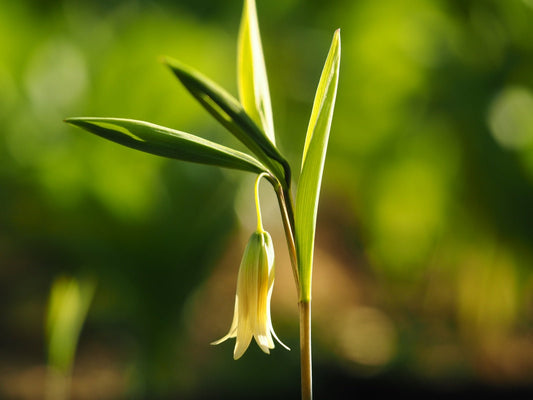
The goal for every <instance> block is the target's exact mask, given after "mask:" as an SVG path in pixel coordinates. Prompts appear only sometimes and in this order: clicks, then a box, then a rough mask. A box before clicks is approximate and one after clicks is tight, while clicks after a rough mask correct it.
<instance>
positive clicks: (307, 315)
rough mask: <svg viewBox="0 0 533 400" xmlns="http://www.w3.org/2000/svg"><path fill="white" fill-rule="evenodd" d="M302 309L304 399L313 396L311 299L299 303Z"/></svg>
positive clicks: (309, 399)
mask: <svg viewBox="0 0 533 400" xmlns="http://www.w3.org/2000/svg"><path fill="white" fill-rule="evenodd" d="M298 308H299V311H300V369H301V384H302V400H311V399H312V398H313V373H312V360H311V300H309V301H304V300H302V301H300V302H299V303H298Z"/></svg>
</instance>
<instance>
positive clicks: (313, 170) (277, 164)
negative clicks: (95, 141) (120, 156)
mask: <svg viewBox="0 0 533 400" xmlns="http://www.w3.org/2000/svg"><path fill="white" fill-rule="evenodd" d="M340 54H341V46H340V31H339V30H337V31H335V33H334V35H333V41H332V43H331V47H330V49H329V53H328V55H327V58H326V62H325V65H324V68H323V71H322V75H321V77H320V81H319V84H318V88H317V91H316V95H315V99H314V103H313V107H312V112H311V117H310V120H309V125H308V128H307V135H306V139H305V143H304V146H303V154H302V163H301V166H300V167H299V168H291V165H289V162H288V161H287V159H286V158H285V157H284V156H283V154H282V152H281V151H280V149H279V148H278V147H277V146H276V138H275V133H274V123H273V118H272V108H271V103H270V93H269V87H268V81H267V75H266V69H265V63H264V58H263V51H262V47H261V39H260V34H259V26H258V22H257V14H256V6H255V1H254V0H245V2H244V10H243V15H242V20H241V25H240V30H239V37H238V60H237V61H238V62H237V65H238V71H237V75H238V88H239V99H238V100H237V99H236V98H234V97H233V96H232V95H231V94H229V93H228V92H227V91H225V90H224V89H223V88H221V87H220V86H218V85H217V84H216V83H214V82H213V81H211V80H210V79H208V78H207V77H205V76H203V75H202V74H200V73H199V72H197V71H196V70H194V69H193V68H191V67H189V66H186V65H184V64H183V63H181V62H179V61H177V60H174V59H172V58H165V59H164V63H165V64H166V65H167V66H168V67H169V68H170V70H171V71H172V72H173V73H174V74H175V75H176V77H177V78H178V79H179V81H180V82H181V83H182V84H183V85H184V86H185V88H186V89H187V90H188V91H189V92H190V93H191V94H192V95H193V97H194V98H195V99H196V100H198V102H199V103H200V104H201V105H202V106H203V107H204V108H205V109H206V110H207V111H208V112H209V113H210V114H211V115H212V116H213V117H215V118H216V119H217V120H218V121H219V122H220V123H221V124H222V125H223V126H224V127H225V128H226V129H227V130H228V131H229V132H230V133H232V134H233V135H234V136H235V137H236V138H237V139H239V140H240V141H241V142H242V143H243V144H244V145H245V146H246V148H247V149H248V150H249V151H250V152H249V153H244V152H241V151H237V150H235V149H233V148H230V147H226V146H223V145H221V144H218V143H213V142H211V141H208V140H206V139H203V138H201V137H199V136H196V135H193V134H190V133H185V132H181V131H177V130H174V129H170V128H166V127H163V126H158V125H154V124H151V123H148V122H143V121H136V120H130V119H120V118H94V117H88V118H67V119H66V120H65V121H66V122H68V123H69V124H72V125H76V126H78V127H81V128H83V129H85V130H87V131H89V132H91V133H94V134H96V135H98V136H101V137H103V138H106V139H109V140H111V141H114V142H117V143H119V144H122V145H124V146H128V147H131V148H134V149H137V150H141V151H144V152H147V153H151V154H155V155H159V156H163V157H168V158H174V159H178V160H183V161H191V162H196V163H202V164H210V165H215V166H219V167H226V168H233V169H238V170H242V171H247V172H251V173H254V174H257V176H258V177H257V180H256V185H255V200H256V208H257V220H258V222H257V229H256V231H255V232H254V233H252V235H251V237H250V240H249V242H248V245H247V246H246V249H245V252H244V255H243V258H242V262H241V265H240V269H239V274H238V278H237V293H236V296H235V297H236V299H235V312H234V317H233V322H232V324H231V327H230V330H229V332H228V334H227V335H226V336H224V337H223V338H222V339H220V340H218V341H216V342H214V343H213V344H218V343H220V342H222V341H224V340H226V339H229V338H233V337H235V338H236V345H235V350H234V353H233V356H234V358H235V359H238V358H239V357H241V356H242V355H243V353H244V352H245V351H246V349H247V348H248V346H249V344H250V342H251V340H252V338H255V341H256V342H257V344H258V345H259V347H260V348H261V350H263V351H264V352H265V353H269V351H270V349H272V348H274V341H273V338H275V339H276V340H277V341H278V342H279V343H281V344H282V346H284V347H286V346H285V345H283V343H282V342H281V341H280V340H279V339H278V338H277V336H276V334H275V333H274V329H273V326H272V321H271V317H270V299H271V296H272V290H273V286H274V248H273V244H272V240H271V238H270V235H269V234H268V232H266V231H265V230H264V228H263V225H262V222H261V209H260V206H259V194H258V193H259V192H258V190H257V187H258V185H259V182H260V180H261V178H265V179H266V180H267V181H268V182H270V184H271V185H272V187H273V189H274V191H275V193H276V195H277V199H278V205H279V208H280V211H281V218H282V222H283V226H284V230H285V237H286V240H287V245H288V251H289V255H290V260H291V265H292V269H293V275H294V279H295V281H296V287H297V288H298V299H299V313H300V320H299V324H300V354H301V385H302V398H303V399H310V398H312V385H311V383H312V374H311V279H312V269H313V268H312V267H313V249H314V241H315V230H316V216H317V208H318V200H319V193H320V186H321V181H322V173H323V169H324V161H325V157H326V149H327V145H328V139H329V132H330V126H331V120H332V116H333V109H334V105H335V97H336V93H337V84H338V77H339V65H340ZM294 171H296V172H297V174H298V179H297V184H296V185H293V184H292V175H293V173H294ZM293 186H295V187H293ZM293 191H295V194H296V197H295V201H294V200H293Z"/></svg>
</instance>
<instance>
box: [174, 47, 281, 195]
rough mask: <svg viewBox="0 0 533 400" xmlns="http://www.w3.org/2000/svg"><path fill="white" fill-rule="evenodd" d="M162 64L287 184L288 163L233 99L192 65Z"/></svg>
mask: <svg viewBox="0 0 533 400" xmlns="http://www.w3.org/2000/svg"><path fill="white" fill-rule="evenodd" d="M165 63H166V64H167V66H168V67H169V68H170V69H171V70H172V72H173V73H174V74H175V75H176V77H177V78H178V79H179V80H180V81H181V83H182V84H183V85H184V86H185V88H186V89H187V90H188V91H189V92H190V93H191V94H192V95H193V97H194V98H195V99H196V100H198V102H199V103H200V104H201V105H202V106H203V107H204V108H205V109H206V110H207V111H208V112H209V113H210V114H211V115H212V116H214V117H215V118H216V119H217V120H218V121H219V122H220V123H221V124H222V125H223V126H224V127H225V128H226V129H228V130H229V131H230V132H231V133H232V134H233V135H234V136H235V137H236V138H237V139H239V140H240V141H241V142H242V143H243V144H244V145H245V146H246V147H248V148H249V149H250V150H251V151H252V152H253V153H254V154H255V155H256V156H257V158H258V159H259V160H260V161H261V162H262V163H263V164H264V165H265V166H266V167H268V169H269V170H270V171H271V172H272V173H273V174H274V175H275V176H276V177H277V178H278V179H279V180H280V181H281V182H286V185H287V186H289V185H290V179H291V176H290V167H289V163H288V162H287V160H286V159H285V157H283V156H282V155H281V153H280V152H279V150H278V149H277V147H276V146H275V145H274V144H273V143H272V142H271V141H270V139H269V138H268V136H266V134H265V133H264V132H263V131H262V130H261V128H259V127H258V126H257V125H256V123H255V122H254V121H253V120H252V119H251V118H250V116H249V115H248V114H247V113H246V111H245V110H244V108H243V107H242V105H241V104H240V103H239V102H238V101H237V99H235V98H234V97H233V96H231V95H230V94H229V93H228V92H226V91H225V90H224V89H222V88H221V87H220V86H219V85H217V84H216V83H214V82H213V81H211V80H210V79H209V78H207V77H205V76H204V75H202V74H201V73H199V72H198V71H196V70H194V69H193V68H191V67H188V66H186V65H184V64H183V63H181V62H179V61H177V60H174V59H171V58H168V57H167V58H165Z"/></svg>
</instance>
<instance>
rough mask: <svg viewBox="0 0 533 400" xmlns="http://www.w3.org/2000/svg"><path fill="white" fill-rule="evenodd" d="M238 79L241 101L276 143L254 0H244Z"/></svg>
mask: <svg viewBox="0 0 533 400" xmlns="http://www.w3.org/2000/svg"><path fill="white" fill-rule="evenodd" d="M237 68H238V73H237V76H238V83H239V98H240V100H241V103H242V105H243V107H244V109H245V110H246V112H247V113H248V114H249V115H250V117H251V118H252V119H253V120H254V122H255V123H256V124H258V125H259V126H261V127H262V128H263V131H264V132H265V133H266V135H267V136H268V138H269V139H270V140H271V141H272V143H274V144H275V143H276V139H275V134H274V121H273V117H272V105H271V102H270V90H269V87H268V79H267V74H266V67H265V60H264V56H263V47H262V45H261V35H260V32H259V23H258V21H257V10H256V4H255V0H246V1H245V3H244V9H243V14H242V19H241V26H240V29H239V39H238V56H237Z"/></svg>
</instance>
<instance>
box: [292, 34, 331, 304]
mask: <svg viewBox="0 0 533 400" xmlns="http://www.w3.org/2000/svg"><path fill="white" fill-rule="evenodd" d="M340 56H341V42H340V30H337V31H336V32H335V34H334V36H333V41H332V43H331V47H330V50H329V53H328V57H327V59H326V63H325V65H324V69H323V70H322V75H321V77H320V82H319V84H318V89H317V91H316V95H315V100H314V103H313V110H312V112H311V118H310V120H309V126H308V128H307V136H306V138H305V145H304V151H303V157H302V171H301V175H300V180H299V182H298V188H297V193H296V211H295V226H296V243H297V251H298V269H299V276H300V300H301V301H309V300H310V298H311V277H312V267H313V252H314V242H315V230H316V216H317V209H318V200H319V196H320V185H321V183H322V173H323V170H324V161H325V159H326V150H327V147H328V139H329V131H330V127H331V120H332V117H333V109H334V106H335V97H336V95H337V85H338V80H339V66H340Z"/></svg>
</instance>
